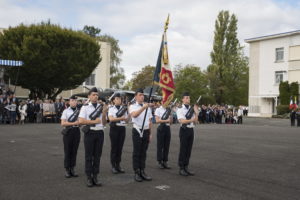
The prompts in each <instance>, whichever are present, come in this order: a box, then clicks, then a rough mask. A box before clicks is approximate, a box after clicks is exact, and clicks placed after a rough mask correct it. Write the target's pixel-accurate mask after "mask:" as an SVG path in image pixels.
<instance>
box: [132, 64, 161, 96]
mask: <svg viewBox="0 0 300 200" xmlns="http://www.w3.org/2000/svg"><path fill="white" fill-rule="evenodd" d="M154 71H155V67H153V66H150V65H147V66H145V67H143V68H142V69H141V70H140V71H138V72H134V73H133V74H132V79H131V82H132V87H131V89H132V90H136V89H138V88H143V89H145V88H146V87H147V86H151V85H152V81H153V74H154Z"/></svg>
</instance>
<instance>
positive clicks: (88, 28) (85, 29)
mask: <svg viewBox="0 0 300 200" xmlns="http://www.w3.org/2000/svg"><path fill="white" fill-rule="evenodd" d="M82 31H83V32H84V33H86V34H88V35H89V36H91V37H94V38H95V37H96V36H98V35H99V34H100V32H101V29H99V28H95V27H94V26H88V25H85V26H84V27H83V30H82Z"/></svg>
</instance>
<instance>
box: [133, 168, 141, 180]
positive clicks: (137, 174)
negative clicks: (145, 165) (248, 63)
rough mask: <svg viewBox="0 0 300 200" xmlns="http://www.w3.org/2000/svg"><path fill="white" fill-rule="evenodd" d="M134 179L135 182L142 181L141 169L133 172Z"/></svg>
mask: <svg viewBox="0 0 300 200" xmlns="http://www.w3.org/2000/svg"><path fill="white" fill-rule="evenodd" d="M134 180H135V181H136V182H142V181H143V178H142V177H141V171H140V170H136V171H135V173H134Z"/></svg>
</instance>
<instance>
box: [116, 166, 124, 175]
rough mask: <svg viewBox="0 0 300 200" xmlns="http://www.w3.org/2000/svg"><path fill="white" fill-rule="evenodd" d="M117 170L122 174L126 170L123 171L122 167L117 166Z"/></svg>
mask: <svg viewBox="0 0 300 200" xmlns="http://www.w3.org/2000/svg"><path fill="white" fill-rule="evenodd" d="M116 169H117V171H118V172H119V173H122V174H123V173H125V170H124V169H122V167H121V166H120V165H117V167H116Z"/></svg>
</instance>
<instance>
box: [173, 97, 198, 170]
mask: <svg viewBox="0 0 300 200" xmlns="http://www.w3.org/2000/svg"><path fill="white" fill-rule="evenodd" d="M190 108H191V106H190V95H189V93H188V92H185V93H183V95H182V107H181V108H179V109H178V110H177V116H178V120H179V123H180V124H181V127H180V131H179V138H180V151H179V158H178V165H179V167H180V170H179V174H180V175H182V176H193V175H194V172H192V171H190V170H189V168H188V166H189V161H190V157H191V153H192V147H193V142H194V123H195V122H197V116H198V108H197V106H196V105H195V106H194V108H192V109H194V115H193V116H192V118H191V119H186V113H187V112H188V110H189V109H190Z"/></svg>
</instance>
